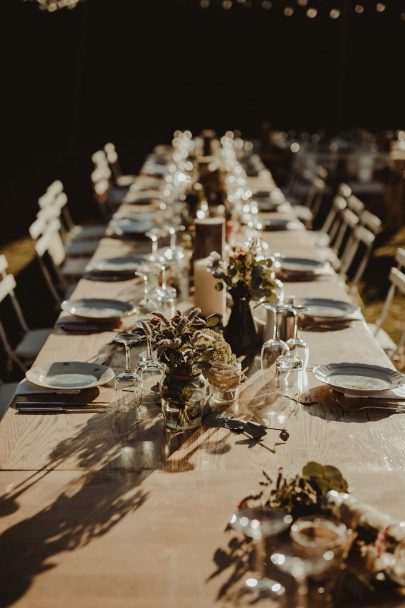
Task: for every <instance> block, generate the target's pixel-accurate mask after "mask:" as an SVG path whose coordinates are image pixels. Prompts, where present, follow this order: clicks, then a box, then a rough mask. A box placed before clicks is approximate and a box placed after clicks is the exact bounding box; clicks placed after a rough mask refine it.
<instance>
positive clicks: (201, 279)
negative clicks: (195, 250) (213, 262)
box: [194, 258, 226, 317]
mask: <svg viewBox="0 0 405 608" xmlns="http://www.w3.org/2000/svg"><path fill="white" fill-rule="evenodd" d="M207 263H208V259H207V258H205V259H203V260H197V261H196V262H194V304H195V306H198V308H201V313H202V315H203V316H204V317H208V315H212V314H220V315H222V316H223V317H224V316H225V310H226V289H223V290H222V291H218V289H216V288H215V285H216V284H217V283H218V279H216V278H215V277H213V276H212V274H211V273H210V271H209V270H208V268H207Z"/></svg>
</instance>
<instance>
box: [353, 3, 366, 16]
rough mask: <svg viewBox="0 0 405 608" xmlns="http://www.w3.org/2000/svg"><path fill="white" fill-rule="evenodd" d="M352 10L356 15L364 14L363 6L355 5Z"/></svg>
mask: <svg viewBox="0 0 405 608" xmlns="http://www.w3.org/2000/svg"><path fill="white" fill-rule="evenodd" d="M354 10H355V12H356V13H357V14H358V15H362V14H363V13H364V6H363V5H362V4H356V6H355V7H354Z"/></svg>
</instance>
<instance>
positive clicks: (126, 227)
mask: <svg viewBox="0 0 405 608" xmlns="http://www.w3.org/2000/svg"><path fill="white" fill-rule="evenodd" d="M110 228H111V229H112V231H113V232H115V234H117V235H123V234H124V235H130V234H134V235H137V236H140V235H144V234H145V232H148V230H152V228H154V223H153V222H151V221H148V220H128V219H121V220H112V221H111V222H110Z"/></svg>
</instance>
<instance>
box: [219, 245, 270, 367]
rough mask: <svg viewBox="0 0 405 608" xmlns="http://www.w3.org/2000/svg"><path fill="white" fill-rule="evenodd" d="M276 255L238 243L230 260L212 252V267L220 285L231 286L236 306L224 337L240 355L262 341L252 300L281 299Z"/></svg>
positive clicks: (254, 348)
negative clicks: (277, 293) (260, 254)
mask: <svg viewBox="0 0 405 608" xmlns="http://www.w3.org/2000/svg"><path fill="white" fill-rule="evenodd" d="M273 262H274V261H273V259H272V258H271V257H268V258H263V257H259V256H257V253H256V248H255V246H254V245H251V246H249V247H248V248H247V249H245V248H243V247H234V248H233V251H232V253H231V255H230V257H229V262H228V263H226V262H225V261H224V260H223V259H222V258H221V256H220V255H219V254H218V253H215V252H213V253H211V255H210V258H209V266H208V268H209V270H210V271H211V273H212V274H213V276H214V277H215V278H217V279H218V283H217V285H216V288H217V289H219V290H222V289H224V288H225V287H226V288H227V289H228V292H229V293H230V295H231V296H232V299H233V306H232V311H231V314H230V317H229V320H228V324H227V326H226V328H225V332H224V337H225V340H226V341H227V342H228V343H229V344H230V346H231V348H232V351H233V352H234V353H235V354H236V355H237V356H239V355H242V354H250V353H251V352H252V351H255V350H256V348H257V347H258V346H259V345H260V339H259V336H258V333H257V329H256V325H255V322H254V319H253V315H252V311H251V308H250V301H251V300H253V301H259V300H260V301H268V302H270V301H273V300H276V299H277V296H276V291H275V290H276V287H277V284H276V282H275V278H274V269H273Z"/></svg>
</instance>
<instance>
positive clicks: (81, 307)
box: [56, 298, 138, 333]
mask: <svg viewBox="0 0 405 608" xmlns="http://www.w3.org/2000/svg"><path fill="white" fill-rule="evenodd" d="M61 310H62V313H61V315H60V317H59V318H58V320H57V323H56V325H57V327H58V328H59V329H62V330H64V331H66V332H72V333H74V332H76V333H96V332H104V331H111V330H112V329H113V328H115V327H117V326H119V325H121V323H122V321H123V320H124V319H126V318H129V317H131V316H133V315H135V314H136V313H137V312H138V309H137V307H136V306H135V305H134V304H132V303H130V302H126V301H124V300H116V299H110V298H80V299H77V300H76V299H70V300H64V301H63V302H62V304H61Z"/></svg>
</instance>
